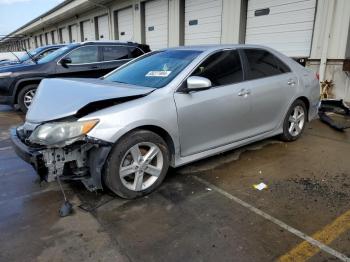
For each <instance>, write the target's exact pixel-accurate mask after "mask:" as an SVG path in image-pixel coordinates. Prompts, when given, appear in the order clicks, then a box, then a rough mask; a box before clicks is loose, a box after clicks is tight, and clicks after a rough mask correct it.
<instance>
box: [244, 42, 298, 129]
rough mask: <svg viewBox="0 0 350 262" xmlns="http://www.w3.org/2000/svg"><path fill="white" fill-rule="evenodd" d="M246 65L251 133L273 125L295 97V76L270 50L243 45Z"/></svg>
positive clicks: (278, 120) (296, 81)
mask: <svg viewBox="0 0 350 262" xmlns="http://www.w3.org/2000/svg"><path fill="white" fill-rule="evenodd" d="M242 51H243V52H242V53H243V54H242V55H243V57H244V59H245V61H246V65H247V73H246V75H247V76H246V78H247V80H248V81H247V83H249V87H248V88H249V90H250V91H251V92H250V96H251V100H252V119H251V122H252V125H253V133H254V135H259V134H261V133H265V132H268V131H272V130H273V129H275V128H276V127H277V126H278V125H279V124H280V123H281V121H282V120H283V118H284V114H285V113H286V110H287V108H288V106H289V104H290V101H291V99H292V98H293V97H294V94H295V90H296V88H297V85H298V78H297V76H296V75H295V74H294V73H293V72H292V71H291V69H290V68H289V67H288V66H287V65H286V64H285V63H283V62H282V61H281V60H280V59H279V58H277V57H276V56H275V55H273V54H272V53H270V52H268V51H266V50H263V49H250V48H247V49H242Z"/></svg>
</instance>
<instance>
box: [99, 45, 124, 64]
mask: <svg viewBox="0 0 350 262" xmlns="http://www.w3.org/2000/svg"><path fill="white" fill-rule="evenodd" d="M102 54H103V61H113V60H119V59H128V58H129V51H128V48H127V47H125V46H112V45H111V46H103V47H102Z"/></svg>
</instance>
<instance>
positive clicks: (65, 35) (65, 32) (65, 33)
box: [60, 27, 69, 44]
mask: <svg viewBox="0 0 350 262" xmlns="http://www.w3.org/2000/svg"><path fill="white" fill-rule="evenodd" d="M60 38H61V43H63V44H67V43H69V33H68V29H67V28H65V27H64V28H61V29H60Z"/></svg>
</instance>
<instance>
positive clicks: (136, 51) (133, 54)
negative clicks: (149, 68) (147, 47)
mask: <svg viewBox="0 0 350 262" xmlns="http://www.w3.org/2000/svg"><path fill="white" fill-rule="evenodd" d="M129 50H130V54H131V57H132V58H135V57H139V56H141V55H143V54H144V52H142V51H141V50H140V48H138V47H129Z"/></svg>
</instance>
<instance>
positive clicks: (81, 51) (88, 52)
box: [67, 46, 99, 64]
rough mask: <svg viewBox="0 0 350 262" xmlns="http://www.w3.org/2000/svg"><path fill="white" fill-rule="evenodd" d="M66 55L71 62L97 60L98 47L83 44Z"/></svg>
mask: <svg viewBox="0 0 350 262" xmlns="http://www.w3.org/2000/svg"><path fill="white" fill-rule="evenodd" d="M67 57H69V58H70V59H71V60H72V64H85V63H94V62H98V61H99V60H98V47H97V46H84V47H80V48H77V49H75V50H73V51H72V52H71V53H70V54H69V55H68V56H67Z"/></svg>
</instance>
